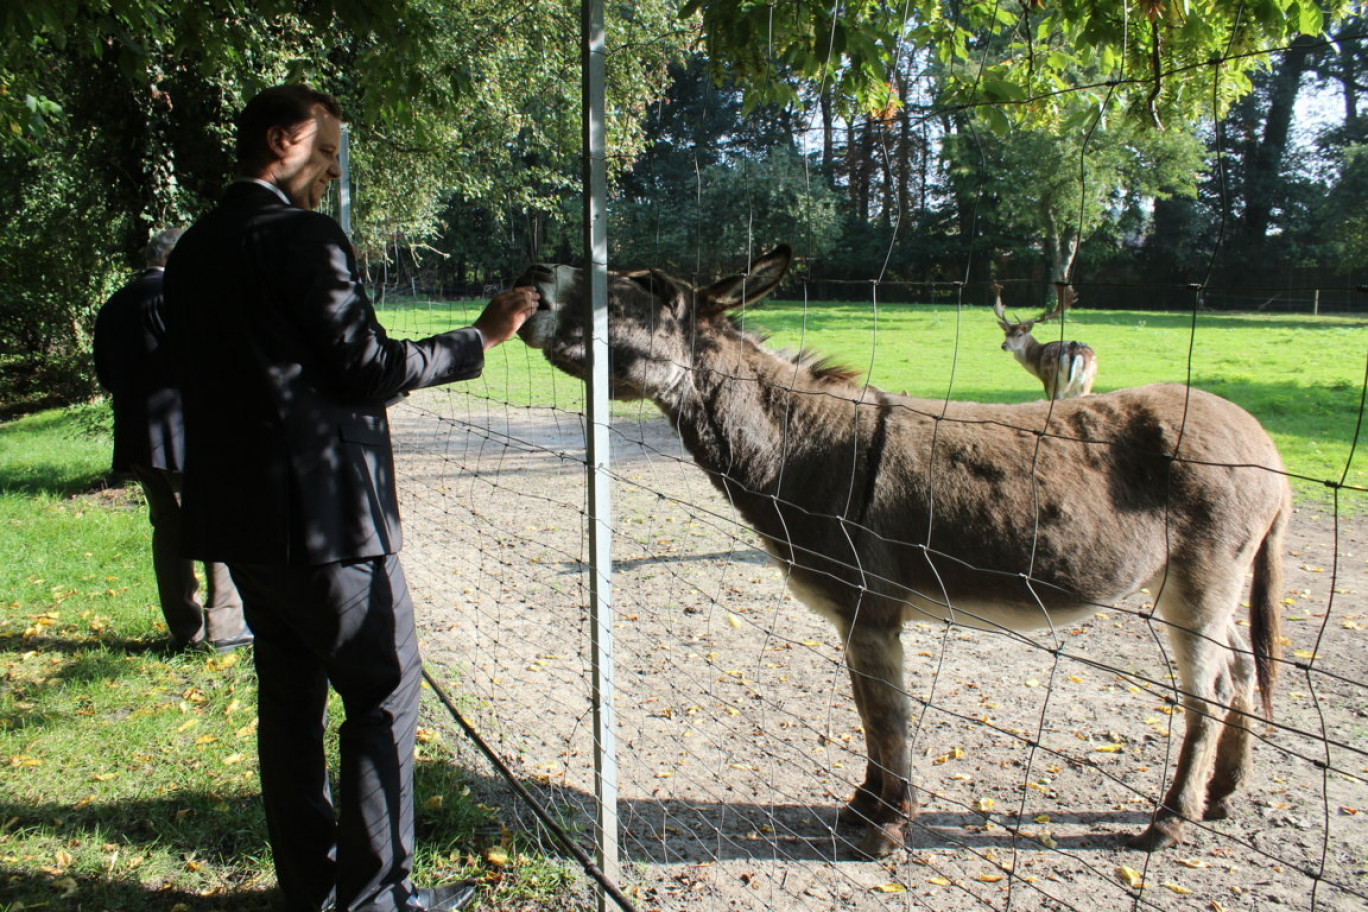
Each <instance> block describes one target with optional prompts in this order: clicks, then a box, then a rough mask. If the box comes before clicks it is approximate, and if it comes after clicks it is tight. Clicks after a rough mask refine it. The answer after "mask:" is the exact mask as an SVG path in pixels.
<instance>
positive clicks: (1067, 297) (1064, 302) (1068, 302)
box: [1035, 282, 1078, 323]
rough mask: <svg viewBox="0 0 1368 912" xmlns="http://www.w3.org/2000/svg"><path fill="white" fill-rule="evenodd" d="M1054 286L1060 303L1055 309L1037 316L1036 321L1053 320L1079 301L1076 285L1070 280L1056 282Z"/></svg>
mask: <svg viewBox="0 0 1368 912" xmlns="http://www.w3.org/2000/svg"><path fill="white" fill-rule="evenodd" d="M1054 287H1055V295H1056V296H1057V297H1058V299H1059V303H1058V304H1056V305H1055V309H1054V310H1052V311H1050V312H1049V313H1045V314H1042V315H1040V316H1039V317H1036V319H1035V322H1037V323H1044V322H1045V321H1046V320H1053V319H1054V318H1055V317H1057V316H1059V315H1060V314H1062V313H1064V311H1066V310H1068V309H1069V308H1070V307H1073V306H1074V305H1075V304H1077V303H1078V294H1077V292H1075V291H1074V287H1073V286H1072V285H1070V284H1069V283H1068V282H1055V283H1054Z"/></svg>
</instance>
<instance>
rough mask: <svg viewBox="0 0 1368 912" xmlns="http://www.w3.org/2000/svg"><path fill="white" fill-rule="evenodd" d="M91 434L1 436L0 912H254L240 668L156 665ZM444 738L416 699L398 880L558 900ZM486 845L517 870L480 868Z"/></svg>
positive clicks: (58, 422)
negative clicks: (478, 886) (410, 877)
mask: <svg viewBox="0 0 1368 912" xmlns="http://www.w3.org/2000/svg"><path fill="white" fill-rule="evenodd" d="M106 424H107V411H105V410H104V408H103V407H101V406H94V407H83V408H77V409H69V410H63V411H50V412H44V413H40V414H37V415H33V416H30V417H27V418H24V419H21V420H18V421H14V422H10V423H8V424H4V425H0V672H2V673H3V675H4V678H5V684H4V686H3V688H0V912H20V910H25V912H31V910H37V909H44V910H67V909H73V910H75V909H84V910H90V912H248V910H251V912H257V910H265V909H268V908H270V907H271V905H272V902H271V900H272V891H273V886H274V876H273V874H272V868H271V862H270V850H269V847H268V845H267V839H266V830H265V823H264V820H263V818H262V814H261V809H260V791H259V786H258V783H257V772H256V770H257V764H256V747H255V745H256V738H255V716H256V712H255V702H256V697H255V693H256V678H255V674H254V672H253V669H252V667H251V662H250V653H248V652H243V651H240V652H236V653H232V654H229V655H226V656H221V657H219V656H216V657H210V656H207V655H203V654H198V653H190V654H186V653H182V654H170V653H168V652H167V651H166V649H165V647H164V645H163V644H164V643H165V641H166V632H165V627H164V624H163V623H162V619H161V612H160V610H159V609H158V608H157V607H156V604H157V603H156V593H155V587H154V584H153V579H152V573H151V564H150V556H149V552H148V547H149V528H148V523H147V513H146V508H145V505H144V504H143V502H142V499H141V496H140V494H139V492H138V489H137V488H136V486H133V487H117V488H110V489H106V488H104V487H103V486H102V485H100V483H99V482H100V480H101V479H102V478H103V476H104V474H105V471H106V468H107V465H108V459H109V440H108V437H107V436H105V435H104V434H103V433H102V432H101V428H102V427H103V426H105V425H106ZM453 689H454V688H453ZM332 715H333V718H334V719H335V720H336V719H340V717H341V712H340V708H339V707H337V706H334V712H333V714H332ZM453 728H454V726H452V725H451V723H450V722H449V721H447V720H446V719H445V717H444V715H442V713H441V708H440V706H439V705H438V704H437V703H436V701H435V700H433V699H430V698H429V699H427V700H425V703H424V717H423V721H422V730H421V734H420V739H421V744H420V746H419V763H418V772H417V784H416V789H417V801H418V806H419V820H418V826H419V834H420V838H419V855H418V857H417V859H416V867H415V871H416V876H417V877H418V878H419V879H420V880H422V881H424V882H430V883H436V882H443V881H446V880H450V879H453V878H456V877H465V876H474V877H481V878H485V879H486V880H487V881H488V886H487V889H486V890H485V891H484V893H483V896H482V900H483V904H484V908H499V906H500V905H502V904H504V903H506V902H514V901H517V900H519V899H522V898H526V897H528V896H531V897H534V898H536V899H538V900H541V899H545V898H547V897H556V896H559V897H564V896H566V895H567V891H566V890H565V889H564V883H565V881H566V880H567V879H573V878H572V876H571V875H570V874H569V873H568V871H567V869H566V867H565V865H563V864H562V863H560V862H559V861H558V860H548V859H546V858H544V857H540V856H537V855H536V854H535V853H533V852H532V851H531V850H530V849H528V850H526V851H524V847H525V844H526V839H525V837H524V836H522V835H521V834H513V835H511V836H504V835H501V834H500V829H499V826H498V812H497V809H494V808H488V807H485V806H484V805H482V804H480V803H479V799H478V795H477V791H478V789H472V780H471V779H470V777H469V774H468V773H467V772H466V771H465V770H464V769H463V767H462V765H461V764H460V763H459V762H458V761H457V760H456V759H455V758H454V755H453V751H452V747H453V746H454V745H456V744H457V743H458V742H459V740H460V737H461V736H460V735H458V734H456V733H455V732H454V731H453ZM334 743H335V741H334ZM334 763H335V758H334ZM501 840H503V841H508V840H511V847H512V851H511V852H509V854H511V855H513V856H514V858H515V859H516V862H515V863H514V864H512V865H506V866H503V867H494V866H492V865H491V864H489V863H487V861H486V851H485V850H486V849H489V848H490V847H491V845H492V844H493V843H497V842H499V841H501ZM545 907H546V908H553V907H554V906H553V905H552V904H550V903H547V905H546V906H545ZM561 908H566V906H561Z"/></svg>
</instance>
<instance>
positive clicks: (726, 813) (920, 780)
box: [391, 391, 1368, 912]
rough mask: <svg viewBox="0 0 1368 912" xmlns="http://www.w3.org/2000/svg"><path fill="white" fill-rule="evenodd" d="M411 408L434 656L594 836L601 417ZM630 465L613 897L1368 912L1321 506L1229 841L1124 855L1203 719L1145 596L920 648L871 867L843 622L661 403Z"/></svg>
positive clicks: (1348, 529) (424, 600)
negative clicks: (793, 584)
mask: <svg viewBox="0 0 1368 912" xmlns="http://www.w3.org/2000/svg"><path fill="white" fill-rule="evenodd" d="M391 414H392V419H393V421H394V424H395V436H396V441H397V442H398V446H399V449H400V454H399V471H400V475H401V477H402V480H401V489H402V491H403V502H404V503H403V507H404V511H405V529H406V536H407V537H406V541H405V567H406V569H407V572H408V575H409V579H410V583H411V585H412V588H413V590H414V593H415V597H416V598H417V600H418V603H419V606H420V617H421V618H422V621H421V623H422V627H423V637H424V643H425V650H426V654H427V657H428V661H429V665H430V667H431V668H432V669H433V670H434V671H435V672H436V673H437V674H438V676H439V677H441V678H443V679H445V680H447V681H449V682H451V690H452V691H453V692H454V693H458V694H459V695H460V696H461V700H462V705H463V706H464V707H465V709H466V712H467V713H468V715H469V717H470V718H471V719H472V721H474V722H475V723H476V724H477V725H478V726H479V728H480V729H481V731H482V732H483V733H484V735H485V737H487V738H488V739H490V740H491V742H492V743H493V744H494V745H495V746H496V748H497V749H498V751H499V752H500V754H501V755H502V756H503V757H505V758H506V759H507V761H508V762H509V763H510V764H511V765H512V766H513V768H514V770H515V771H516V772H517V773H518V774H519V775H520V776H521V777H522V778H523V780H524V781H525V782H526V783H527V784H529V785H530V786H531V787H532V788H533V790H534V791H535V792H536V793H537V794H538V795H539V796H540V797H541V799H542V800H544V801H545V802H546V803H547V804H548V806H550V807H551V808H553V809H554V810H555V812H556V813H557V814H559V815H561V816H562V817H563V818H564V819H565V820H566V821H567V822H569V823H571V824H573V825H575V826H577V827H578V828H579V829H578V831H579V833H580V834H581V836H582V838H583V841H584V842H585V843H586V844H589V843H591V842H592V834H593V832H594V827H593V821H594V811H593V802H592V796H593V792H594V752H593V740H594V720H593V713H592V710H591V705H590V700H589V692H590V681H591V673H590V645H589V644H590V639H591V637H590V633H591V631H590V623H589V615H588V610H587V607H586V606H587V604H588V601H589V596H588V578H587V576H586V569H585V564H584V563H583V562H584V560H585V558H586V555H587V553H588V534H587V528H586V520H585V508H584V503H585V480H584V469H583V458H584V456H583V450H584V443H583V432H582V428H581V419H580V416H578V415H577V414H575V413H571V412H557V411H554V410H544V409H536V410H531V409H517V410H512V409H508V408H507V407H505V406H504V405H502V404H501V403H496V402H492V401H488V400H480V399H477V398H475V397H471V396H468V395H465V394H462V393H460V392H453V391H432V392H427V393H423V394H420V395H416V396H414V397H411V398H410V399H409V400H408V401H407V402H406V403H405V404H403V405H401V406H399V407H396V408H395V409H393V410H392V413H391ZM612 472H613V473H614V476H615V482H614V484H613V486H612V498H613V517H614V520H613V538H612V547H613V555H614V560H615V562H616V575H615V577H614V578H613V581H612V586H613V588H612V590H611V593H612V598H611V601H612V610H613V613H614V623H613V625H612V629H613V635H614V636H613V643H614V646H613V649H614V654H613V658H614V666H615V667H614V675H613V677H614V679H615V684H616V693H617V696H616V698H615V700H614V702H613V709H614V712H615V714H616V733H617V735H616V753H617V758H618V759H617V769H616V776H617V781H618V789H619V801H618V803H617V810H618V815H619V833H620V856H621V870H620V871H619V872H618V880H619V882H620V883H621V885H622V886H623V888H624V889H625V890H626V891H627V893H628V895H629V896H631V897H632V898H633V901H634V904H635V905H636V908H638V909H641V910H647V909H659V910H712V909H780V910H790V909H792V910H838V909H840V910H845V909H851V910H866V909H869V910H875V909H878V910H883V909H909V908H915V909H933V910H967V909H980V908H981V909H1021V910H1033V909H1079V910H1089V912H1091V910H1097V912H1102V910H1107V912H1110V910H1114V909H1119V908H1127V907H1131V908H1147V909H1148V908H1158V909H1203V910H1220V909H1227V910H1236V909H1248V910H1264V909H1272V908H1290V909H1308V910H1309V909H1313V908H1314V909H1318V910H1337V912H1338V910H1363V909H1365V908H1368V688H1365V685H1364V682H1365V681H1368V632H1365V631H1368V609H1365V603H1364V594H1365V593H1368V523H1366V522H1364V521H1362V520H1355V521H1339V522H1336V521H1335V519H1334V518H1333V517H1330V516H1328V515H1325V514H1322V513H1318V512H1314V511H1305V510H1303V511H1299V513H1298V515H1297V517H1296V519H1295V521H1294V525H1293V528H1292V531H1291V536H1290V540H1289V542H1288V556H1287V560H1286V566H1287V571H1288V578H1287V594H1286V596H1287V597H1286V600H1285V604H1286V615H1285V617H1286V622H1285V630H1284V632H1285V634H1286V637H1287V640H1288V642H1287V644H1286V647H1285V648H1286V653H1287V658H1288V660H1289V664H1288V665H1286V666H1285V668H1284V669H1283V674H1282V678H1281V681H1280V683H1279V689H1278V692H1277V695H1276V700H1275V705H1276V719H1275V722H1274V724H1271V725H1267V726H1262V727H1261V728H1260V729H1259V731H1258V739H1259V741H1258V744H1257V746H1256V748H1255V776H1254V781H1253V782H1252V783H1250V787H1249V788H1248V790H1247V792H1246V793H1245V794H1244V795H1243V797H1242V799H1241V800H1240V801H1239V804H1238V807H1237V811H1236V813H1235V815H1234V816H1233V817H1232V818H1231V819H1229V820H1226V821H1221V822H1219V823H1213V824H1204V825H1200V826H1195V827H1193V828H1192V830H1191V832H1190V834H1189V838H1188V840H1187V842H1186V843H1185V844H1183V845H1181V846H1179V847H1177V848H1174V849H1170V850H1167V851H1165V852H1162V853H1158V854H1155V855H1153V856H1147V855H1144V854H1142V853H1138V852H1133V851H1129V850H1127V849H1125V848H1124V845H1123V842H1124V838H1125V837H1126V836H1128V835H1131V834H1133V833H1135V832H1138V831H1139V830H1140V829H1141V828H1143V827H1144V825H1145V824H1146V823H1147V822H1148V819H1149V815H1150V813H1151V811H1152V810H1153V808H1154V806H1155V802H1156V800H1157V798H1158V795H1159V794H1160V791H1161V788H1162V783H1164V782H1165V781H1166V779H1167V776H1168V775H1169V772H1170V770H1171V768H1172V766H1173V764H1174V762H1175V759H1176V748H1177V743H1178V738H1179V737H1180V736H1181V725H1182V721H1181V718H1180V717H1179V715H1178V714H1175V713H1173V712H1172V705H1171V699H1172V694H1171V692H1170V691H1169V689H1168V688H1167V687H1166V686H1165V685H1166V682H1168V681H1169V680H1170V673H1169V666H1168V659H1167V652H1166V647H1165V643H1164V639H1163V635H1162V631H1161V630H1159V629H1157V628H1156V627H1154V626H1150V625H1149V624H1147V623H1146V622H1144V621H1142V620H1139V619H1138V618H1136V617H1135V616H1134V612H1135V611H1137V610H1138V609H1139V608H1140V607H1141V606H1142V604H1143V597H1137V598H1136V599H1135V600H1134V601H1133V603H1128V604H1121V605H1118V606H1116V607H1115V610H1109V611H1104V612H1100V613H1098V614H1097V615H1096V616H1095V617H1094V618H1092V619H1091V620H1090V621H1089V622H1088V623H1085V624H1082V625H1080V626H1078V627H1075V628H1068V629H1063V630H1058V631H1056V632H1055V633H1054V635H1053V636H1051V635H1042V636H1041V637H1039V638H1038V640H1037V641H1036V642H1035V643H1029V642H1022V641H1020V640H1019V639H1009V638H1007V637H1004V636H1001V635H995V634H991V633H983V632H974V631H965V630H960V629H944V628H939V627H932V626H913V627H909V628H908V629H907V631H906V632H905V634H904V638H903V639H904V646H905V649H906V653H907V657H908V666H909V670H908V680H907V682H906V686H907V689H908V692H909V693H910V694H911V695H912V697H913V705H914V719H913V723H914V726H915V741H914V745H913V754H914V761H915V762H914V769H915V771H916V775H917V781H916V785H917V787H918V800H919V802H920V808H919V811H918V813H917V815H916V817H915V819H914V821H913V825H912V828H911V837H910V845H909V848H908V850H907V851H905V852H902V853H899V854H897V855H895V856H894V857H891V858H888V859H884V860H882V861H879V862H869V861H860V860H855V859H854V858H853V857H852V855H851V853H850V851H849V846H848V844H847V843H846V841H845V838H844V834H838V833H836V832H834V831H833V824H834V820H835V814H836V810H837V808H838V806H839V804H840V803H841V802H843V801H844V800H845V799H846V798H847V797H848V796H849V793H850V791H851V790H852V788H853V786H854V785H855V784H856V783H857V782H858V780H859V778H860V776H861V774H862V771H863V759H862V752H863V749H864V747H863V736H862V734H861V731H860V727H859V720H858V718H857V717H856V714H855V711H854V706H853V703H852V701H851V699H850V692H849V682H848V680H847V678H846V675H845V671H844V668H843V666H842V662H841V651H840V648H839V644H838V642H837V640H836V637H835V635H834V632H833V630H832V629H831V628H830V627H829V625H827V624H826V623H825V622H824V621H822V620H821V619H819V618H817V617H816V616H814V615H813V614H812V613H811V612H809V611H807V610H806V609H805V608H803V607H802V606H801V605H800V604H798V603H797V602H795V601H794V600H793V599H792V597H791V596H789V595H788V594H787V592H786V590H785V588H784V586H783V583H782V580H781V578H780V575H779V573H778V571H777V570H776V569H775V568H773V567H772V566H771V565H769V564H768V562H767V561H766V559H765V558H764V556H763V554H762V553H761V552H760V551H759V550H758V549H757V547H756V540H755V537H754V535H753V534H752V533H751V532H750V531H749V530H748V529H747V528H746V527H745V526H743V525H741V524H740V523H738V521H737V519H736V517H735V515H734V514H733V512H732V511H731V510H730V508H729V507H728V506H727V504H726V503H725V502H724V501H723V500H722V499H721V498H720V497H719V496H718V494H717V493H716V492H715V490H714V489H713V487H712V486H711V485H710V484H709V483H708V480H707V478H706V477H705V475H704V474H703V472H702V471H700V470H699V469H698V468H697V467H696V466H694V465H693V464H692V462H691V461H690V460H689V459H688V457H687V455H686V454H684V453H683V451H682V449H681V448H680V446H679V444H678V442H677V440H675V438H674V437H673V435H672V434H671V432H670V430H669V428H668V427H667V426H666V425H665V423H664V422H663V420H662V419H660V418H659V416H658V415H656V414H655V413H654V412H653V411H652V410H650V409H649V408H645V409H643V410H642V411H641V413H640V414H639V415H638V416H636V417H633V418H630V419H628V420H624V421H621V422H619V423H618V424H616V425H615V430H614V444H613V452H612ZM433 724H438V721H436V714H434V722H433ZM463 752H464V749H463ZM471 762H472V764H475V761H474V760H473V759H472V761H471ZM475 766H476V768H477V769H480V770H481V772H480V773H479V776H480V778H481V781H483V782H484V783H485V785H486V786H487V788H488V790H489V800H490V801H492V802H495V803H498V804H499V805H500V806H501V807H502V814H503V815H504V816H505V818H506V819H508V820H510V821H515V820H516V821H520V822H522V823H524V824H526V825H528V826H530V823H526V821H529V820H530V817H528V815H527V814H526V812H525V811H524V810H521V809H520V808H519V807H518V806H517V802H516V801H514V800H513V798H512V797H511V795H510V793H509V792H508V791H507V789H506V788H503V787H501V786H500V784H499V783H498V781H497V780H496V779H494V778H493V777H492V774H491V773H490V771H489V770H488V768H487V767H481V766H480V765H479V764H475ZM569 864H570V866H571V867H574V863H573V862H570V863H569ZM1142 885H1143V886H1142ZM580 901H583V897H582V896H580V897H578V898H576V897H567V899H566V906H567V908H568V907H572V906H575V904H576V903H577V902H580Z"/></svg>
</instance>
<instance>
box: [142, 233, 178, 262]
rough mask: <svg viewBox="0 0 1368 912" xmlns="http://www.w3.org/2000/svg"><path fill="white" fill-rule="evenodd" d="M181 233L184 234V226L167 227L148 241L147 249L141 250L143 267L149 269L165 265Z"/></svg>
mask: <svg viewBox="0 0 1368 912" xmlns="http://www.w3.org/2000/svg"><path fill="white" fill-rule="evenodd" d="M182 234H185V229H184V228H168V229H166V230H165V231H163V232H161V233H160V234H158V235H156V236H155V237H153V238H152V240H150V241H148V242H147V250H145V251H144V252H143V267H144V268H145V269H151V268H153V267H154V266H165V265H166V259H167V257H169V256H171V250H172V248H174V247H175V246H176V241H179V240H180V236H181V235H182Z"/></svg>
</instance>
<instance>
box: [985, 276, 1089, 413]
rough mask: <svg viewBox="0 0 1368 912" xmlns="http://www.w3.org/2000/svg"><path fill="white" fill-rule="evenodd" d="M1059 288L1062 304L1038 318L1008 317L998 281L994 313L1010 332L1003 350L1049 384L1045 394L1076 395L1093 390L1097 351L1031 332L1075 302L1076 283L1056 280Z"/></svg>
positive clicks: (1004, 330) (1074, 396)
mask: <svg viewBox="0 0 1368 912" xmlns="http://www.w3.org/2000/svg"><path fill="white" fill-rule="evenodd" d="M1055 290H1056V291H1057V292H1058V295H1059V304H1058V305H1057V306H1056V307H1055V309H1054V310H1051V311H1049V312H1047V313H1043V314H1041V315H1040V316H1038V317H1036V318H1035V319H1034V320H1019V321H1018V320H1010V319H1008V317H1007V314H1006V312H1005V310H1004V308H1003V306H1002V286H1001V285H998V284H996V283H994V285H993V292H994V294H995V295H996V298H997V300H996V301H994V303H993V313H995V314H997V318H998V326H1000V327H1002V331H1003V333H1004V334H1005V335H1006V338H1005V339H1003V340H1002V350H1003V351H1009V352H1011V353H1012V354H1013V355H1015V356H1016V359H1017V361H1019V362H1021V366H1022V367H1024V368H1026V370H1028V371H1030V372H1031V373H1032V374H1034V375H1035V376H1036V377H1038V378H1039V379H1040V382H1041V383H1043V384H1045V395H1046V396H1048V397H1049V398H1051V399H1076V398H1078V397H1079V396H1086V395H1088V394H1089V393H1090V392H1092V385H1093V380H1095V379H1096V378H1097V353H1096V352H1094V351H1093V350H1092V348H1091V347H1089V346H1088V345H1086V344H1084V343H1083V342H1074V341H1067V342H1063V341H1061V342H1046V343H1043V344H1042V343H1040V342H1038V341H1036V339H1035V337H1034V336H1032V335H1031V330H1032V329H1034V328H1035V326H1036V324H1037V323H1044V322H1046V321H1048V320H1053V319H1054V318H1055V317H1058V316H1060V315H1061V314H1063V313H1064V311H1066V310H1068V309H1069V308H1070V307H1072V306H1073V305H1074V303H1075V301H1076V296H1075V294H1074V290H1073V287H1072V286H1070V285H1066V284H1064V283H1063V282H1056V283H1055Z"/></svg>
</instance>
